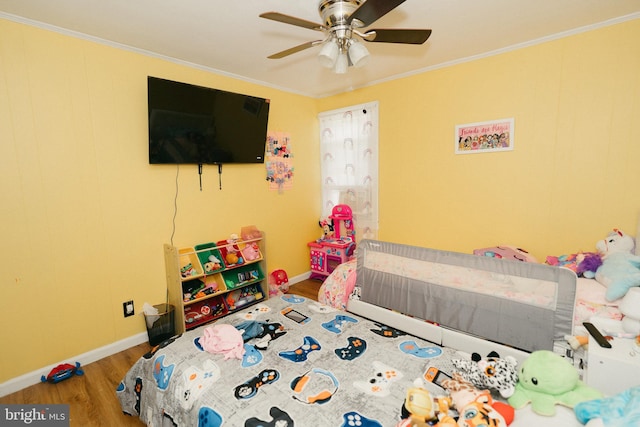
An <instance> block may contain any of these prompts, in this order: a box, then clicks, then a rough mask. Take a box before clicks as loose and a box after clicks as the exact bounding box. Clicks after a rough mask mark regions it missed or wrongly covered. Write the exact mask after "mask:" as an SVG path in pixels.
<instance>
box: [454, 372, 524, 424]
mask: <svg viewBox="0 0 640 427" xmlns="http://www.w3.org/2000/svg"><path fill="white" fill-rule="evenodd" d="M442 388H444V389H445V390H447V391H448V392H449V396H450V398H451V403H452V404H453V407H454V408H457V410H458V411H459V413H460V414H464V413H465V412H466V415H467V416H468V415H469V414H470V412H469V408H477V403H479V402H483V403H486V404H489V405H490V406H491V407H492V411H489V413H492V414H493V413H494V411H495V412H497V413H498V414H500V417H497V416H494V417H493V418H494V419H496V420H497V419H498V418H500V419H501V420H504V424H503V425H507V426H508V425H510V424H511V423H512V422H513V418H514V416H515V411H514V409H513V407H511V406H510V405H507V404H506V403H504V402H500V401H497V400H493V399H492V398H491V393H490V392H489V390H479V389H478V388H476V387H475V386H474V385H473V384H471V383H470V382H469V381H467V380H465V379H464V378H463V377H462V375H460V373H458V372H454V373H453V376H452V377H451V379H446V380H443V381H442ZM465 408H466V409H467V411H465ZM485 409H486V408H485ZM485 412H486V411H485ZM460 419H462V420H464V418H463V417H462V416H461V417H460ZM460 419H459V420H458V424H459V425H463V426H466V425H467V424H462V423H461V421H460ZM498 425H501V424H498Z"/></svg>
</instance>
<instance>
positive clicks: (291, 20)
mask: <svg viewBox="0 0 640 427" xmlns="http://www.w3.org/2000/svg"><path fill="white" fill-rule="evenodd" d="M260 18H265V19H271V20H272V21H278V22H284V23H285V24H290V25H295V26H297V27H302V28H308V29H310V30H317V31H323V30H325V29H326V27H325V26H324V25H322V24H317V23H315V22H311V21H306V20H304V19H300V18H296V17H295V16H289V15H285V14H282V13H278V12H265V13H261V14H260Z"/></svg>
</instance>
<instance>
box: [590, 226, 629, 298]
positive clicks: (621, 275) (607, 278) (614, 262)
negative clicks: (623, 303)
mask: <svg viewBox="0 0 640 427" xmlns="http://www.w3.org/2000/svg"><path fill="white" fill-rule="evenodd" d="M634 247H635V242H634V239H633V237H631V236H629V235H628V234H625V233H624V232H622V231H621V230H618V229H614V230H613V232H611V233H609V235H608V236H607V238H606V239H603V240H600V241H598V243H596V249H597V250H598V252H600V253H601V254H602V265H601V266H600V267H599V268H598V270H597V271H596V277H595V278H596V280H597V281H598V282H600V283H602V284H603V285H604V286H606V287H607V291H606V293H605V298H606V299H607V301H615V300H617V299H619V298H622V297H623V296H625V294H626V293H627V291H628V290H629V289H630V288H632V287H634V286H640V256H636V255H633V249H634Z"/></svg>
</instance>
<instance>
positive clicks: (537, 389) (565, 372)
mask: <svg viewBox="0 0 640 427" xmlns="http://www.w3.org/2000/svg"><path fill="white" fill-rule="evenodd" d="M601 397H602V393H600V392H599V391H598V390H596V389H594V388H592V387H589V386H587V385H585V384H584V383H583V382H582V381H581V380H580V378H579V376H578V371H577V370H576V369H575V367H574V366H573V365H572V364H571V363H569V362H568V361H567V360H566V359H564V358H562V357H561V356H560V355H558V354H556V353H554V352H552V351H549V350H537V351H534V352H533V353H531V354H530V355H529V357H527V359H525V361H524V362H522V364H521V365H520V369H519V370H518V383H517V384H516V391H515V393H514V394H513V396H511V397H510V398H509V399H508V401H509V404H510V405H511V406H513V407H514V408H515V409H520V408H523V407H525V406H526V405H527V404H528V403H531V409H533V411H534V412H535V413H537V414H540V415H546V416H553V415H554V414H555V413H556V408H555V405H564V406H568V407H570V408H573V407H574V406H575V405H577V404H578V403H580V402H584V401H587V400H591V399H599V398H601Z"/></svg>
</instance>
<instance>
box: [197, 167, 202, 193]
mask: <svg viewBox="0 0 640 427" xmlns="http://www.w3.org/2000/svg"><path fill="white" fill-rule="evenodd" d="M198 178H199V179H200V191H202V163H198Z"/></svg>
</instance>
